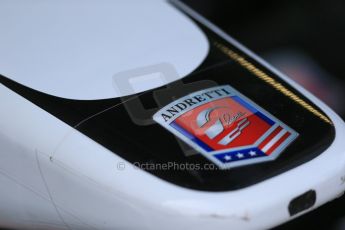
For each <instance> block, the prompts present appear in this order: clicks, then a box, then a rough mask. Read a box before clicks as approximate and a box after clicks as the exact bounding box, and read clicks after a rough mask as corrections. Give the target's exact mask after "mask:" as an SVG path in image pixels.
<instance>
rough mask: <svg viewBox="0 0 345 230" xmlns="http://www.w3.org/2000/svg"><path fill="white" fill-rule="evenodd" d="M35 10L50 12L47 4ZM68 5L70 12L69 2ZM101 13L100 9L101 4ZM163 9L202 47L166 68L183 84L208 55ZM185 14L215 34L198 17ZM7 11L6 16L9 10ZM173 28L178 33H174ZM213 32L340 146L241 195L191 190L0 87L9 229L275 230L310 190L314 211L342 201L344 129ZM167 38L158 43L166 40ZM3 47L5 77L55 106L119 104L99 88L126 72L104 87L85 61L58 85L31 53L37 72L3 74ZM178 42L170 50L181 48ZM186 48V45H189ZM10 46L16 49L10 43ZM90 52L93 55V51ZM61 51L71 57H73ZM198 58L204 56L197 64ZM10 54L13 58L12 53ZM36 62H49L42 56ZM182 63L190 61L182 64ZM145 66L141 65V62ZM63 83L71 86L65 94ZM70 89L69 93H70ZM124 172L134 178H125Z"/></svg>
mask: <svg viewBox="0 0 345 230" xmlns="http://www.w3.org/2000/svg"><path fill="white" fill-rule="evenodd" d="M11 2H12V1H7V2H6V4H5V5H6V6H7V7H9V6H12V7H17V6H16V4H18V7H19V5H20V7H22V5H23V4H28V3H22V2H21V3H20V4H19V1H18V2H17V3H16V4H12V3H11ZM28 2H32V1H28ZM35 2H39V3H40V4H42V3H41V2H40V1H35ZM61 2H63V3H61V4H67V1H61ZM76 2H79V1H76ZM88 2H89V3H91V2H92V1H88ZM140 2H141V1H140ZM93 3H94V4H96V1H94V2H93ZM1 4H3V2H2V3H1ZM73 4H77V3H73ZM79 4H80V2H79ZM79 4H78V6H79ZM157 4H160V5H161V7H162V8H160V9H161V10H163V9H164V8H166V9H167V11H169V12H170V11H171V14H172V15H173V14H176V16H179V17H181V19H180V20H182V21H183V22H181V23H187V24H188V26H190V28H191V30H195V33H193V32H191V31H189V32H191V34H190V36H194V35H195V36H200V40H199V39H198V38H197V37H196V39H194V40H193V42H192V43H195V44H196V45H195V47H193V44H192V43H188V44H186V47H188V48H190V47H191V45H192V48H191V49H192V50H191V51H190V52H191V53H193V52H194V53H193V55H192V56H188V52H186V51H185V50H184V49H185V47H184V48H183V47H181V50H180V49H176V50H173V51H171V53H170V52H168V53H169V56H167V59H166V61H168V62H170V63H172V64H174V66H175V67H176V69H177V70H178V71H179V74H180V76H181V77H183V76H185V75H186V74H188V73H189V72H191V71H192V70H193V69H195V68H196V67H197V66H198V64H199V63H200V62H201V61H202V60H203V58H204V57H205V55H206V52H207V49H208V45H207V43H206V42H205V38H204V36H203V35H202V34H201V33H200V31H199V30H198V29H196V27H195V26H194V25H192V24H191V22H190V21H188V20H187V18H185V16H182V14H180V13H178V11H177V10H176V9H174V8H172V7H171V6H169V5H168V4H167V3H164V2H159V3H157ZM145 5H149V6H151V5H150V4H145ZM152 6H153V5H152ZM20 7H19V8H20ZM147 7H148V6H147ZM186 10H187V11H188V12H189V13H190V14H191V15H192V16H194V17H196V18H197V19H198V20H200V21H201V22H203V23H206V24H208V22H207V21H205V20H204V19H202V18H201V17H199V16H198V15H197V14H195V13H194V12H192V11H190V10H189V9H186ZM0 11H3V7H2V6H1V8H0ZM138 13H139V12H138ZM3 14H4V12H2V13H1V14H0V15H2V16H0V17H3ZM23 14H24V12H23ZM174 20H175V19H174ZM174 20H172V21H173V22H172V23H174V24H175V21H174ZM42 23H43V22H42ZM49 23H50V22H49ZM49 23H48V24H49ZM4 24H5V23H4V22H3V20H0V25H1V27H3V26H4ZM97 25H98V24H97ZM210 26H211V27H212V28H214V30H215V32H217V33H219V34H220V35H221V36H223V37H224V38H226V39H227V40H228V41H229V42H231V43H233V44H236V45H237V46H238V48H240V49H242V50H243V51H244V52H246V53H247V54H249V55H251V56H252V57H254V58H256V59H257V60H258V61H259V62H260V63H262V64H263V65H265V66H266V67H268V68H270V69H271V70H273V71H274V72H275V73H277V74H278V75H279V76H281V77H282V78H283V79H284V80H286V81H287V82H289V83H290V84H291V85H293V86H294V87H296V89H298V90H299V91H300V92H302V93H303V94H305V95H306V96H307V97H308V98H310V99H311V100H312V101H313V102H314V103H315V104H316V105H318V106H319V107H320V108H321V109H322V110H323V111H324V112H325V113H326V114H327V115H328V116H329V117H330V118H331V120H332V121H333V122H334V124H335V128H336V139H335V141H334V142H333V144H332V145H331V146H330V147H329V148H328V149H327V151H325V152H324V153H323V154H322V155H320V156H318V157H316V158H315V159H313V160H311V161H309V162H307V163H305V164H303V165H302V166H299V167H297V168H294V169H292V170H290V171H288V172H286V173H283V174H280V175H279V176H276V177H274V178H272V179H269V180H265V181H264V182H261V183H258V184H256V185H253V186H250V187H248V188H245V189H241V190H238V191H232V192H218V193H212V192H199V191H194V190H189V189H185V188H182V187H178V186H175V185H172V184H170V183H167V182H165V181H163V180H161V179H159V178H158V177H155V176H153V175H151V174H149V173H147V172H144V171H142V170H138V169H135V168H134V167H132V166H131V164H130V163H126V161H125V160H123V159H122V158H120V157H119V156H117V155H116V154H114V153H112V152H111V151H109V150H107V149H106V148H104V147H102V146H101V145H99V144H97V143H96V142H95V141H93V140H91V139H90V138H88V137H86V136H84V135H83V134H81V133H80V132H78V131H76V130H75V129H74V128H72V127H70V126H68V125H67V124H65V123H64V122H62V121H60V120H59V119H57V118H55V117H54V116H52V115H50V114H49V113H47V112H46V111H44V110H42V109H40V108H39V107H37V106H35V105H34V104H32V103H31V102H29V101H28V100H26V99H24V98H23V97H21V96H19V95H18V94H16V93H14V92H13V91H11V90H9V89H8V88H6V87H4V86H3V85H0V97H1V100H0V107H1V113H0V146H1V153H0V154H1V155H0V158H1V160H0V185H1V189H0V225H1V226H3V227H8V228H17V229H119V230H129V229H131V230H134V229H140V230H144V229H149V230H151V229H152V230H161V229H167V230H170V229H171V230H173V229H174V230H175V229H199V230H209V229H218V230H221V229H267V228H271V227H273V226H276V225H278V224H280V223H283V222H285V221H288V220H289V219H291V218H292V217H290V215H289V212H288V209H287V207H288V204H289V202H290V201H291V199H293V198H295V197H296V196H299V195H301V194H303V193H304V192H306V191H308V190H310V189H314V190H315V191H316V192H317V194H318V196H317V203H316V206H315V207H318V206H320V205H322V204H324V203H326V202H328V201H330V200H332V199H333V198H335V197H337V196H338V195H340V194H341V193H342V191H344V190H345V183H344V176H345V152H344V150H343V149H342V148H341V147H342V146H343V140H344V139H345V125H344V123H343V121H342V120H341V119H340V118H339V117H338V116H337V115H336V114H335V113H334V112H333V111H331V110H330V109H329V108H328V107H327V106H326V105H325V104H323V103H322V102H321V101H319V100H318V99H317V98H315V97H314V96H313V95H311V94H310V93H308V92H307V91H305V90H304V89H303V88H302V87H300V86H299V85H297V84H295V83H294V82H292V81H291V80H290V79H288V78H287V77H285V76H283V75H282V74H281V73H279V72H277V71H276V70H274V69H273V68H272V67H270V66H269V65H268V64H267V63H265V62H264V61H263V60H261V59H260V58H258V57H257V56H255V55H254V54H252V53H251V52H250V51H248V50H247V49H245V48H244V47H243V46H241V45H240V44H238V43H237V42H236V41H234V40H233V39H232V38H231V37H229V36H227V35H225V34H223V33H222V32H221V31H219V30H218V29H217V28H215V27H214V26H212V25H210ZM123 27H124V26H123ZM162 29H164V28H163V27H162ZM198 33H199V35H198ZM27 35H31V36H34V35H32V34H31V33H30V31H27ZM161 35H162V34H160V33H159V36H161ZM3 39H6V38H3V36H1V37H0V50H1V52H0V53H1V54H0V63H1V64H0V71H5V72H1V73H2V74H4V75H5V76H9V77H12V78H13V79H15V80H17V81H19V82H22V83H24V84H26V85H28V86H30V87H33V88H35V89H38V90H41V91H43V92H49V93H51V94H53V95H56V96H63V97H66V98H78V99H81V98H82V99H90V98H107V97H113V96H114V95H112V92H110V88H109V89H105V88H104V92H103V91H102V92H101V90H99V88H98V89H97V90H96V89H95V91H93V90H94V88H93V87H94V86H96V87H95V88H97V87H100V88H102V87H105V85H106V84H109V83H110V84H109V85H110V86H111V77H112V76H111V75H112V74H114V73H116V71H122V70H124V69H122V68H120V67H119V69H116V67H117V66H116V62H114V64H115V65H114V69H109V68H106V69H107V71H108V72H107V73H104V75H103V76H104V79H103V78H102V77H103V76H100V78H99V79H98V78H97V81H95V80H94V79H92V78H91V77H90V76H91V75H90V76H86V75H83V73H82V72H80V71H82V70H85V69H84V67H87V68H90V69H92V68H93V67H94V68H97V66H93V64H94V63H93V62H92V61H91V63H87V65H86V66H85V63H84V62H78V61H76V65H77V68H76V69H74V70H72V72H71V73H73V74H72V75H68V71H69V65H68V63H63V66H62V69H61V71H63V74H60V73H59V72H58V73H56V72H55V69H54V70H52V71H51V74H52V75H49V73H48V69H49V68H50V67H49V63H48V62H50V60H45V61H46V63H45V64H46V65H48V66H45V68H44V71H45V72H42V71H43V70H38V67H39V65H38V64H37V63H35V60H36V59H35V60H31V61H32V63H33V64H36V65H37V66H34V67H32V68H35V69H34V70H36V71H37V72H27V71H28V70H30V71H31V70H32V71H34V70H33V69H30V68H31V67H30V66H29V65H28V63H26V61H28V60H29V59H30V58H29V54H28V53H27V51H26V50H25V51H23V60H22V62H19V63H21V64H22V65H23V66H24V67H27V68H29V69H28V70H26V71H24V70H22V69H21V68H18V69H16V66H15V65H12V64H8V65H7V66H6V64H4V63H6V59H5V56H3V51H4V50H5V51H6V49H7V48H6V47H4V45H3V42H4V40H3ZM154 39H157V38H154ZM164 39H168V38H164ZM164 39H163V40H164ZM174 39H175V40H171V41H170V40H168V41H164V42H170V43H171V42H172V44H175V43H174V42H176V43H180V42H181V41H180V40H178V39H177V40H176V38H174ZM181 39H183V40H185V39H184V38H183V37H181ZM23 40H25V39H23ZM89 42H92V41H89ZM8 44H11V41H10V40H9V41H8ZM32 44H35V42H33V43H32ZM90 44H91V43H90ZM181 44H183V42H181ZM82 45H85V47H84V48H88V46H87V45H88V44H87V43H85V44H82ZM182 46H184V45H182ZM126 47H127V46H126ZM12 48H13V47H12ZM60 48H61V49H62V50H63V51H65V48H64V47H60ZM113 48H114V49H116V48H117V47H113ZM138 48H139V49H140V47H138ZM175 48H176V47H175ZM28 49H29V48H28ZM54 49H55V48H54ZM127 49H128V50H127ZM127 51H129V52H131V51H132V50H131V49H130V48H128V47H127V48H126V49H123V52H127ZM175 51H176V53H175ZM18 52H19V50H18ZM90 52H94V51H93V50H92V51H90ZM179 52H181V53H183V55H178V58H176V56H175V55H177V54H178V53H179ZM195 52H197V53H198V54H197V55H195ZM6 54H7V55H10V54H11V50H10V49H9V48H8V50H7V53H6ZM15 55H18V54H17V53H16V54H15ZM35 55H36V56H37V55H40V54H39V53H38V52H37V53H36V54H34V56H35ZM42 55H49V50H47V51H46V52H44V51H43V53H42ZM61 55H63V52H62V51H60V53H59V54H58V55H57V57H56V58H59V57H60V58H61ZM107 55H108V54H107ZM194 55H195V56H194ZM36 56H35V57H36ZM114 57H115V56H114ZM180 57H182V58H184V59H183V61H181V60H180ZM83 58H84V57H83ZM83 58H81V59H80V61H81V60H82V59H83ZM85 58H86V57H85ZM111 58H112V56H111V57H109V56H106V57H104V60H105V61H108V62H109V60H110V59H111ZM159 58H160V56H157V59H154V58H153V57H152V59H150V60H148V59H145V60H146V61H148V62H147V63H142V62H141V61H139V62H138V63H132V62H129V61H127V62H126V63H127V64H126V65H127V66H126V67H123V68H132V67H140V65H146V64H152V63H154V62H156V61H160V59H159ZM168 58H170V59H168ZM10 60H11V59H10ZM16 60H17V59H16ZM83 60H84V59H83ZM85 60H86V59H85ZM85 60H84V61H85ZM90 60H91V59H90ZM130 60H131V61H132V59H130ZM138 60H142V59H141V57H140V56H139V57H138ZM19 61H21V60H19ZM31 61H30V63H31ZM54 61H59V60H54ZM60 61H61V60H60ZM13 63H14V62H13ZM50 64H52V63H50ZM53 64H54V63H53ZM108 64H109V66H110V65H111V64H110V63H108ZM131 65H133V66H131ZM54 66H55V64H54ZM109 66H108V65H107V67H109ZM55 67H56V66H55ZM98 68H99V67H98ZM98 70H99V69H98ZM74 71H75V72H74ZM25 74H26V75H25ZM28 74H30V75H28ZM54 74H56V75H54ZM64 74H67V75H68V76H69V77H63V78H62V80H61V78H60V77H61V76H66V75H64ZM38 76H46V78H44V79H43V78H38ZM72 76H73V77H76V79H73V77H72ZM78 76H80V77H81V76H86V79H85V82H84V83H85V84H84V85H83V86H82V87H81V88H80V90H79V88H78V87H79V86H78V81H80V80H81V79H80V78H78ZM36 77H37V78H36ZM106 78H109V79H107V80H106ZM103 80H104V81H103ZM64 81H66V82H68V83H71V84H70V85H69V84H62V83H64ZM94 84H96V85H94ZM65 86H66V87H67V88H64V87H65ZM69 87H71V88H69ZM83 87H84V88H83ZM75 88H78V90H75ZM102 89H103V88H102ZM63 90H65V91H63ZM122 162H123V163H124V167H125V170H119V169H118V168H117V165H118V164H119V163H120V164H122ZM122 166H123V165H122ZM301 214H303V213H301Z"/></svg>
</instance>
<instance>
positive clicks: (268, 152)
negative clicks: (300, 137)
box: [266, 132, 291, 155]
mask: <svg viewBox="0 0 345 230" xmlns="http://www.w3.org/2000/svg"><path fill="white" fill-rule="evenodd" d="M290 135H291V133H289V132H286V133H285V134H284V135H283V136H282V137H281V138H280V139H279V140H278V141H277V142H276V143H275V144H274V145H272V147H271V148H270V149H269V150H268V151H267V152H266V154H267V155H271V154H272V153H273V152H274V150H276V149H277V148H278V147H279V146H280V145H281V144H282V143H283V142H284V141H286V139H288V138H289V136H290Z"/></svg>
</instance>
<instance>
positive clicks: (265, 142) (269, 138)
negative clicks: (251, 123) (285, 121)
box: [259, 126, 283, 149]
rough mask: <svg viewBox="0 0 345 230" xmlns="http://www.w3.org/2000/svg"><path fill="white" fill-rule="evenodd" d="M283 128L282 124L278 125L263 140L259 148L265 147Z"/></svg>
mask: <svg viewBox="0 0 345 230" xmlns="http://www.w3.org/2000/svg"><path fill="white" fill-rule="evenodd" d="M282 129H283V128H282V127H280V126H279V127H277V128H276V129H275V130H274V131H273V132H272V133H271V134H270V135H268V137H267V138H266V139H265V140H264V141H263V142H261V144H260V145H259V149H263V148H264V147H265V146H266V145H267V144H268V142H270V141H271V140H272V139H273V138H274V137H275V136H276V135H277V134H278V133H279V132H280V131H281V130H282Z"/></svg>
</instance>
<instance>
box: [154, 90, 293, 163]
mask: <svg viewBox="0 0 345 230" xmlns="http://www.w3.org/2000/svg"><path fill="white" fill-rule="evenodd" d="M153 119H154V120H155V121H156V122H158V123H159V124H160V125H162V126H163V127H164V128H166V129H168V130H169V131H170V132H172V133H173V134H175V135H176V136H178V137H179V138H180V139H182V140H183V141H185V142H186V143H187V144H189V145H190V146H192V147H193V148H194V149H195V150H197V151H198V152H200V153H201V154H202V155H204V156H205V157H206V158H207V159H209V160H210V161H212V162H213V163H215V164H216V165H217V166H218V167H220V168H222V169H228V168H233V167H237V166H243V165H249V164H254V163H259V162H264V161H270V160H274V159H276V158H277V157H278V156H279V154H280V153H281V152H282V151H283V150H284V149H285V148H286V147H287V146H288V145H289V144H291V142H292V141H294V140H295V139H296V138H297V136H298V134H297V132H295V131H294V130H292V129H291V128H289V127H288V126H287V125H285V124H284V123H283V122H281V121H280V120H278V119H277V118H275V117H274V116H272V115H271V114H270V113H268V112H267V111H265V110H264V109H262V108H261V107H259V106H258V105H256V104H255V103H254V102H252V101H250V100H249V99H247V98H246V97H245V96H243V95H242V94H240V93H239V92H237V91H236V90H235V89H233V88H232V87H230V86H228V85H224V86H217V87H213V88H209V89H205V90H201V91H197V92H194V93H192V94H189V95H187V96H185V97H182V98H180V99H178V100H176V101H174V102H172V103H170V104H169V105H167V106H165V107H164V108H162V109H161V110H159V111H158V112H157V113H156V114H155V115H154V116H153Z"/></svg>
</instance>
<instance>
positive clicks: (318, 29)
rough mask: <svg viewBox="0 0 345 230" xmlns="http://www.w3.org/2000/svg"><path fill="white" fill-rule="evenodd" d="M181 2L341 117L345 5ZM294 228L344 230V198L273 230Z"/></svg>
mask: <svg viewBox="0 0 345 230" xmlns="http://www.w3.org/2000/svg"><path fill="white" fill-rule="evenodd" d="M184 2H185V3H187V4H188V5H190V6H191V7H192V8H194V9H195V10H197V11H198V12H199V13H201V14H202V15H203V16H205V17H206V18H208V19H209V20H210V21H212V22H213V23H215V24H216V25H218V26H219V27H220V28H222V29H223V30H224V31H226V32H227V33H228V34H230V35H231V36H233V37H234V38H236V39H237V40H238V41H240V42H241V43H242V44H244V45H245V46H247V47H248V48H249V49H251V50H253V51H254V52H255V53H257V54H259V55H260V56H263V57H264V58H266V59H267V60H268V61H269V62H271V63H272V64H273V65H274V66H276V67H277V68H278V69H280V70H281V71H282V72H285V73H286V74H287V75H289V76H290V77H292V78H293V79H294V80H295V81H297V82H299V83H301V84H303V85H304V86H305V87H306V88H308V89H309V90H311V91H312V92H313V93H314V94H316V95H317V96H319V97H320V98H321V99H322V100H324V101H325V102H326V103H327V104H329V105H330V106H331V107H333V109H334V110H336V111H337V112H338V113H339V114H340V115H341V116H342V117H343V118H344V117H345V109H344V108H345V102H344V95H345V94H344V91H345V90H344V89H345V69H344V66H345V65H344V64H345V59H344V57H343V55H344V52H345V45H344V42H345V1H342V0H311V1H300V0H299V1H298V0H280V1H273V0H270V1H253V0H250V1H249V0H228V1H211V0H184ZM263 215H269V213H263ZM296 228H308V229H327V230H328V229H330V230H338V229H345V197H342V198H339V199H336V200H335V201H332V202H330V203H328V204H326V205H324V206H323V207H321V208H319V209H317V210H315V211H313V212H311V213H309V214H307V215H304V216H302V217H300V218H298V219H296V220H294V221H292V222H290V223H287V224H284V225H282V226H280V227H277V228H275V229H276V230H285V229H296Z"/></svg>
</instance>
